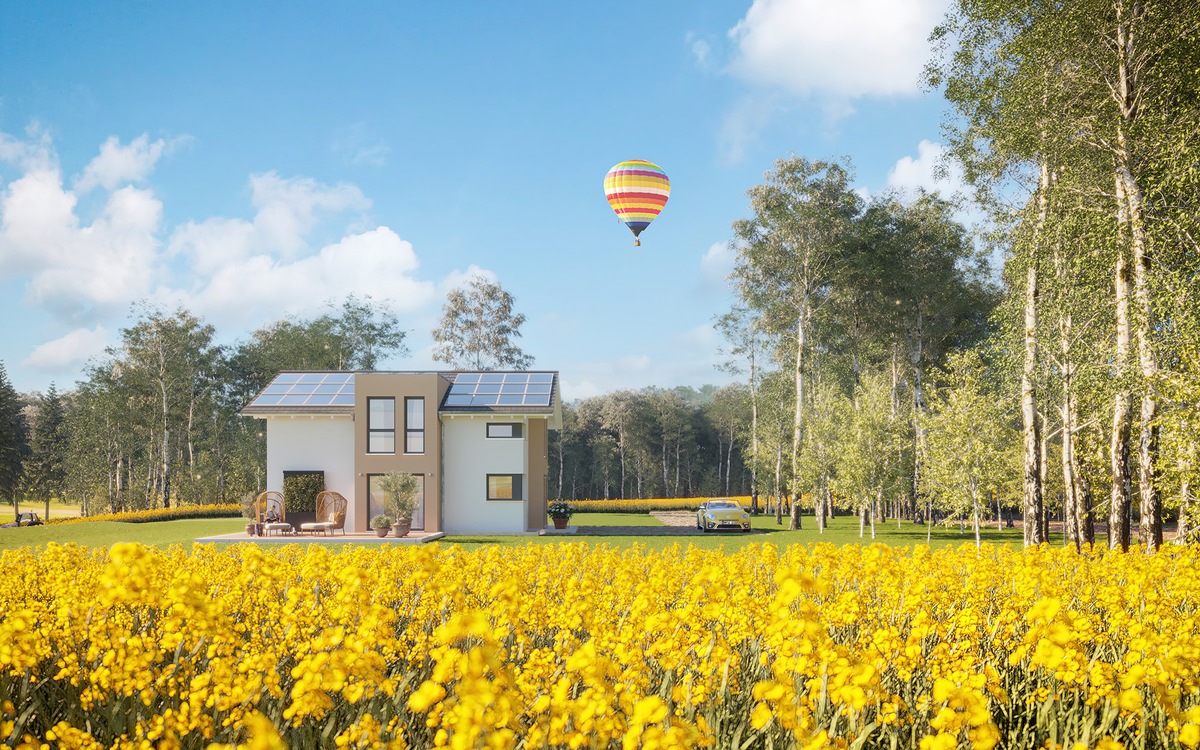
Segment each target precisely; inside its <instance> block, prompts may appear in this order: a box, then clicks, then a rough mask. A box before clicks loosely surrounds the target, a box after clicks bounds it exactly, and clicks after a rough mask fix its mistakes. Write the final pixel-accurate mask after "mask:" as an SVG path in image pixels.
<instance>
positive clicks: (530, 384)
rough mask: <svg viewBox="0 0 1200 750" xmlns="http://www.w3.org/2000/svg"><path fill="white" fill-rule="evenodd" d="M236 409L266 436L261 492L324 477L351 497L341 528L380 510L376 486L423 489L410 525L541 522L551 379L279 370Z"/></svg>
mask: <svg viewBox="0 0 1200 750" xmlns="http://www.w3.org/2000/svg"><path fill="white" fill-rule="evenodd" d="M242 414H245V415H247V416H253V417H256V418H259V419H262V420H263V421H264V422H265V423H266V433H267V479H266V484H267V489H272V490H282V489H283V480H284V477H285V476H287V475H288V474H290V473H293V472H295V473H306V474H311V473H318V474H321V475H323V477H324V483H325V489H328V490H335V491H337V492H340V493H341V494H342V495H344V496H345V497H346V499H347V500H348V501H349V507H348V510H347V514H346V529H347V530H348V531H358V532H365V531H367V530H368V524H369V523H370V520H371V518H372V517H374V516H375V515H378V514H380V513H383V507H384V502H383V495H382V493H381V492H380V491H379V488H378V479H379V477H380V476H381V475H383V474H385V473H387V472H390V471H405V472H409V473H412V474H414V475H416V476H417V477H419V478H420V479H421V480H422V483H423V492H422V497H421V501H420V503H419V504H418V508H417V511H416V512H415V513H414V514H413V515H414V517H413V529H414V530H421V531H430V532H432V531H443V532H445V533H448V534H470V533H512V532H524V531H532V530H536V529H541V528H542V527H544V526H545V525H546V498H547V494H548V482H547V473H548V471H549V458H548V456H549V453H548V445H549V436H550V430H557V429H560V428H561V425H562V406H561V402H560V399H559V387H558V373H557V372H544V371H541V372H282V373H280V374H279V375H278V376H277V377H276V378H275V379H274V380H273V381H271V383H270V385H268V386H267V387H266V388H264V389H263V391H262V393H260V394H258V395H257V396H255V397H254V399H253V400H251V401H250V403H248V404H247V405H246V406H245V408H243V409H242Z"/></svg>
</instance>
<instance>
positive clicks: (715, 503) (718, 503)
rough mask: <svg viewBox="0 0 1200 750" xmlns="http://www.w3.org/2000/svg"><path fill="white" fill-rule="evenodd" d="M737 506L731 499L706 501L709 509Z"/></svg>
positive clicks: (734, 507)
mask: <svg viewBox="0 0 1200 750" xmlns="http://www.w3.org/2000/svg"><path fill="white" fill-rule="evenodd" d="M739 507H741V506H739V505H738V504H737V503H735V502H733V501H732V500H711V501H709V503H708V509H709V510H737V509H738V508H739Z"/></svg>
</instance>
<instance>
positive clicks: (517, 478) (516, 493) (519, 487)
mask: <svg viewBox="0 0 1200 750" xmlns="http://www.w3.org/2000/svg"><path fill="white" fill-rule="evenodd" d="M492 477H508V478H509V479H511V480H512V484H511V485H510V486H511V488H512V494H513V497H492ZM484 493H485V494H486V496H487V501H488V502H489V503H520V502H524V501H525V475H524V474H488V475H487V478H486V479H485V480H484Z"/></svg>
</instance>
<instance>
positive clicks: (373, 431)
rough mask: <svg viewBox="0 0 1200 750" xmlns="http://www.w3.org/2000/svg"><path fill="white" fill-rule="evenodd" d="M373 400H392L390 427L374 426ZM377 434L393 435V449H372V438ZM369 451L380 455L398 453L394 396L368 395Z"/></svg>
mask: <svg viewBox="0 0 1200 750" xmlns="http://www.w3.org/2000/svg"><path fill="white" fill-rule="evenodd" d="M372 401H391V402H392V426H391V427H390V428H383V427H372V426H371V417H372V415H373V412H372V411H371V402H372ZM376 435H378V436H386V435H391V437H392V449H391V450H390V451H376V450H371V438H372V437H374V436H376ZM367 453H371V454H374V455H379V456H394V455H396V398H395V397H394V396H368V397H367Z"/></svg>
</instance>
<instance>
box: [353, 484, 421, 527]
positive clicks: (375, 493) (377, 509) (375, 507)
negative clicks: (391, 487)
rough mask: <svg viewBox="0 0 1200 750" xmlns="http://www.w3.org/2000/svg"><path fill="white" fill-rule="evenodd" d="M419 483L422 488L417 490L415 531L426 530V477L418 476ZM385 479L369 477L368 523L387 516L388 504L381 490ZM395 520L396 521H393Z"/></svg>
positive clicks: (413, 523)
mask: <svg viewBox="0 0 1200 750" xmlns="http://www.w3.org/2000/svg"><path fill="white" fill-rule="evenodd" d="M416 477H417V481H418V482H419V483H420V485H421V487H420V489H418V490H417V507H416V509H414V510H413V515H412V529H413V531H424V530H425V475H424V474H417V475H416ZM382 478H383V475H382V474H368V475H367V494H368V495H369V498H368V506H367V522H368V523H369V522H370V520H371V519H372V518H374V517H375V516H378V515H387V502H386V498H385V497H384V494H383V490H381V489H380V488H379V480H380V479H382ZM393 520H394V519H393Z"/></svg>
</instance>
